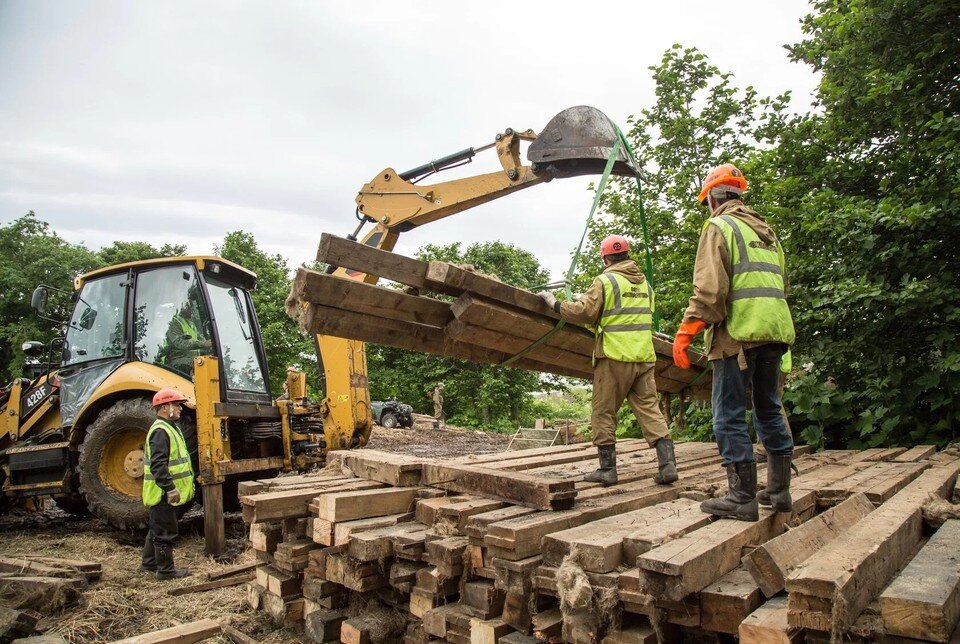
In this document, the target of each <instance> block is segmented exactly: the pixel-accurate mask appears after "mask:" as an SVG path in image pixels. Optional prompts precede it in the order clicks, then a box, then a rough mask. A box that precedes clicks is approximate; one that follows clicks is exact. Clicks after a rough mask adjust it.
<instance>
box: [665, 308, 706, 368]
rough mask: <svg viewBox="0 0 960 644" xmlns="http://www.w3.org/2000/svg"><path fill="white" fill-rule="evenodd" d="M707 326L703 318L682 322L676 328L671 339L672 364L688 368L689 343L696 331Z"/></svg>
mask: <svg viewBox="0 0 960 644" xmlns="http://www.w3.org/2000/svg"><path fill="white" fill-rule="evenodd" d="M706 328H707V323H706V322H704V321H703V320H694V321H692V322H684V323H683V324H681V325H680V328H679V329H678V330H677V336H676V337H675V338H674V339H673V364H675V365H677V366H678V367H680V368H681V369H689V368H690V356H688V355H687V349H688V348H690V343H691V342H693V338H695V337H696V335H697V334H698V333H700V332H701V331H703V330H704V329H706Z"/></svg>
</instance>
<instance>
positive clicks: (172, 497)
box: [167, 488, 180, 505]
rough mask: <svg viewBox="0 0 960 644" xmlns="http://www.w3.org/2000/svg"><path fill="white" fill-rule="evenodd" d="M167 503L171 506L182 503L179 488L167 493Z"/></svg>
mask: <svg viewBox="0 0 960 644" xmlns="http://www.w3.org/2000/svg"><path fill="white" fill-rule="evenodd" d="M167 503H169V504H170V505H176V504H177V503H180V491H179V490H178V489H177V488H173V489H172V490H170V491H169V492H167Z"/></svg>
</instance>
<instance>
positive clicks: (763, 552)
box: [743, 493, 873, 597]
mask: <svg viewBox="0 0 960 644" xmlns="http://www.w3.org/2000/svg"><path fill="white" fill-rule="evenodd" d="M872 511H873V504H872V503H871V502H870V500H869V499H867V497H866V495H864V494H859V493H858V494H854V495H853V496H851V497H850V498H848V499H847V500H846V501H844V502H842V503H840V504H839V505H837V506H834V507H832V508H830V509H829V510H827V511H826V512H824V513H823V514H820V515H817V516H815V517H813V518H812V519H810V520H809V521H807V522H805V523H803V524H801V525H799V526H798V527H796V528H794V529H792V530H789V531H788V532H786V533H784V534H782V535H780V536H779V537H776V538H774V539H771V540H770V541H768V542H766V543H764V544H761V545H760V546H759V547H757V548H756V549H754V550H753V551H752V552H750V553H749V554H748V555H747V556H745V557H744V558H743V563H744V565H745V566H746V567H747V570H749V571H750V574H751V575H753V578H754V580H755V581H756V582H757V584H758V585H759V586H760V589H761V590H763V594H764V595H766V596H767V597H773V596H774V595H776V594H777V593H779V592H780V591H781V590H783V587H784V582H785V581H786V578H787V576H788V575H789V574H790V573H791V572H793V570H794V568H796V567H797V566H798V565H800V564H801V563H803V562H804V561H805V560H806V559H807V558H808V557H810V556H812V555H813V554H815V553H816V552H818V551H819V550H820V549H822V548H823V547H824V546H825V545H826V544H828V543H830V542H831V541H832V540H833V539H836V538H837V537H838V536H840V534H842V533H843V532H844V531H845V530H848V529H850V528H851V527H852V526H854V525H856V523H857V522H858V521H860V520H861V519H863V518H864V517H866V516H867V515H868V514H870V512H872Z"/></svg>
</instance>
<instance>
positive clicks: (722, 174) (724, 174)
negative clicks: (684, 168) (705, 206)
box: [697, 163, 747, 203]
mask: <svg viewBox="0 0 960 644" xmlns="http://www.w3.org/2000/svg"><path fill="white" fill-rule="evenodd" d="M717 186H736V187H738V188H740V190H741V192H742V191H744V190H746V189H747V178H746V177H744V176H743V173H742V172H740V168H738V167H737V166H735V165H733V164H732V163H724V164H723V165H718V166H717V167H716V168H714V169H713V170H711V171H710V172H708V173H707V178H706V179H704V180H703V189H702V190H700V194H699V195H698V196H697V201H698V202H700V203H706V201H707V195H708V194H710V191H711V190H713V189H714V188H716V187H717Z"/></svg>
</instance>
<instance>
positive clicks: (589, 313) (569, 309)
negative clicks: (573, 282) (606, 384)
mask: <svg viewBox="0 0 960 644" xmlns="http://www.w3.org/2000/svg"><path fill="white" fill-rule="evenodd" d="M603 272H604V273H619V274H620V275H623V276H624V277H626V278H627V279H628V280H630V282H631V283H633V284H643V283H644V282H645V281H646V280H647V278H646V276H645V275H644V274H643V273H641V272H640V269H639V268H638V267H637V263H636V262H634V261H633V260H632V259H625V260H623V261H622V262H617V263H616V264H611V265H610V266H608V267H607V268H605V269H604V271H603ZM601 313H603V282H602V281H601V280H600V278H599V277H597V278H594V280H593V282H592V283H591V284H590V287H589V288H588V289H587V290H586V292H585V293H584V294H583V295H581V296H580V299H579V300H577V301H576V302H561V303H560V317H562V318H563V319H564V320H566V321H567V322H573V323H574V324H581V325H584V326H596V325H597V322H599V321H600V314H601ZM593 355H594V357H596V358H602V357H604V355H603V339H602V338H601V337H599V336H598V337H597V339H596V342H595V344H594V346H593Z"/></svg>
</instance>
